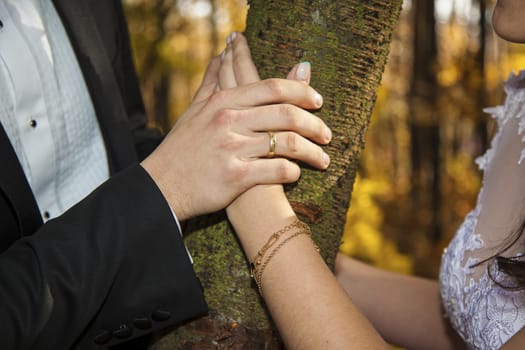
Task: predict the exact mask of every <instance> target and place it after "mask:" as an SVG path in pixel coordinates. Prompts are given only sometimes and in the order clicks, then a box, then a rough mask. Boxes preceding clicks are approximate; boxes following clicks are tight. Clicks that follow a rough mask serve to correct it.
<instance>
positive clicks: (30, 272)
mask: <svg viewBox="0 0 525 350" xmlns="http://www.w3.org/2000/svg"><path fill="white" fill-rule="evenodd" d="M53 2H54V4H55V7H56V9H57V11H58V12H59V15H60V17H61V18H62V21H63V23H64V26H65V28H66V31H67V32H68V35H69V37H70V40H71V43H72V45H73V48H74V50H75V53H76V56H77V59H78V61H79V63H80V67H81V70H82V72H83V75H84V79H85V80H86V83H87V86H88V89H89V92H90V95H91V98H92V101H93V104H94V107H95V110H96V113H97V118H98V122H99V124H100V127H101V131H102V135H103V138H104V142H105V145H106V150H107V154H108V158H109V164H110V170H111V173H112V177H111V179H110V180H108V181H107V182H106V183H104V184H103V185H102V186H100V187H99V188H98V189H97V190H95V191H94V192H93V193H92V194H90V195H89V196H88V197H87V198H86V199H84V200H82V201H81V202H80V203H79V204H77V205H76V206H74V207H73V208H72V209H70V210H68V211H67V212H66V213H65V214H64V215H62V216H61V217H59V218H57V219H54V220H51V221H49V222H48V223H46V224H44V225H43V224H42V220H41V217H40V214H39V210H38V207H37V204H36V202H35V199H34V197H33V194H32V192H31V189H30V187H29V185H28V183H27V180H26V178H25V176H24V173H23V170H22V168H21V166H20V164H19V162H18V159H17V157H16V154H15V152H14V150H13V148H12V146H11V144H10V142H9V139H8V138H7V136H6V134H5V132H4V130H3V128H1V127H0V167H1V170H0V252H1V254H0V348H2V349H68V348H81V349H91V348H97V347H99V346H107V345H114V344H118V343H120V342H122V341H125V340H129V339H133V338H136V337H138V336H141V335H144V334H148V333H150V332H152V331H155V330H158V329H160V328H164V327H166V326H170V325H174V324H178V323H180V322H182V321H185V320H188V319H190V318H193V317H196V316H199V315H202V314H204V313H205V312H206V310H207V307H206V303H205V301H204V298H203V293H202V287H201V286H200V283H199V281H198V279H197V278H196V277H195V274H194V272H193V268H192V266H191V263H190V261H189V259H188V256H187V254H186V251H185V247H184V244H183V242H182V240H181V237H180V232H179V231H178V228H177V225H176V223H175V221H174V219H173V217H172V215H171V212H170V209H169V206H168V205H167V203H166V201H165V200H164V197H163V196H162V194H161V193H160V191H159V189H158V188H157V186H156V185H155V183H154V182H153V181H152V180H151V178H150V177H149V176H148V174H147V173H146V172H145V171H144V170H143V169H142V168H141V167H140V166H139V165H138V164H137V162H138V160H139V159H141V158H142V157H144V156H145V155H147V154H148V153H149V152H150V151H151V150H152V149H153V148H154V147H155V146H156V145H157V144H158V143H159V142H160V139H161V136H160V135H159V134H158V133H157V132H155V131H152V130H150V129H148V128H147V127H146V118H145V115H144V108H143V104H142V100H141V97H140V90H139V87H138V82H137V79H136V75H135V72H134V67H133V63H132V57H131V52H130V47H129V38H128V33H127V26H126V23H125V19H124V16H123V12H122V5H121V4H120V1H118V0H105V1H100V0H76V1H69V0H54V1H53Z"/></svg>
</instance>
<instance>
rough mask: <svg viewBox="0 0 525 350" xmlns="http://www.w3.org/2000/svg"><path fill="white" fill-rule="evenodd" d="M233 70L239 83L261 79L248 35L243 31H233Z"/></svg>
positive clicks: (248, 82)
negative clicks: (249, 44) (247, 39)
mask: <svg viewBox="0 0 525 350" xmlns="http://www.w3.org/2000/svg"><path fill="white" fill-rule="evenodd" d="M232 37H233V39H232V48H233V72H234V73H235V78H236V81H237V83H238V84H239V85H247V84H251V83H255V82H257V81H259V80H261V79H260V78H259V73H258V72H257V67H255V63H253V60H252V55H251V53H250V48H249V47H248V42H247V41H246V37H245V36H244V35H242V34H241V33H235V32H234V33H232Z"/></svg>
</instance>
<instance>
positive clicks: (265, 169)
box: [242, 158, 301, 188]
mask: <svg viewBox="0 0 525 350" xmlns="http://www.w3.org/2000/svg"><path fill="white" fill-rule="evenodd" d="M245 166H246V167H247V171H246V176H244V177H243V179H242V181H243V182H244V187H245V188H251V187H253V186H255V185H270V184H282V183H293V182H296V181H297V180H299V177H300V176H301V168H299V166H298V165H297V164H295V163H294V162H291V161H289V160H287V159H284V158H274V159H260V158H259V159H255V160H253V161H250V162H248V163H247V164H245Z"/></svg>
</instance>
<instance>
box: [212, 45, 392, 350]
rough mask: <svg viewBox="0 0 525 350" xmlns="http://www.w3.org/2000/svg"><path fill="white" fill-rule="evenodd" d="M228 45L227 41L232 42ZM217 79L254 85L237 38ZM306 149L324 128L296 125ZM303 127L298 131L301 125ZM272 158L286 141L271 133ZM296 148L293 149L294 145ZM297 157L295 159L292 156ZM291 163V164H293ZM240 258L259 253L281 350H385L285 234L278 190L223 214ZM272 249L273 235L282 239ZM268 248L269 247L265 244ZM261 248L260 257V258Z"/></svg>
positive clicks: (300, 240) (300, 73)
mask: <svg viewBox="0 0 525 350" xmlns="http://www.w3.org/2000/svg"><path fill="white" fill-rule="evenodd" d="M232 39H233V40H232ZM229 42H230V44H229V45H228V48H227V49H226V51H225V53H224V55H223V62H222V66H221V70H220V73H219V80H220V83H219V88H231V87H235V86H237V85H245V84H249V83H253V82H254V81H256V80H258V79H259V77H258V75H257V70H256V69H255V66H254V65H253V62H252V61H251V58H250V53H249V49H248V46H247V44H246V41H245V38H244V37H243V36H241V35H238V36H237V39H235V37H230V40H229ZM309 74H310V71H309V65H308V64H303V65H301V66H296V67H295V68H294V69H293V70H292V72H291V73H290V76H289V78H295V79H296V80H303V81H304V82H305V84H306V83H308V81H309ZM307 120H310V121H309V123H312V125H310V126H309V127H306V128H307V129H308V128H309V129H310V130H311V133H310V134H311V135H306V136H308V137H310V138H311V139H312V140H313V141H316V142H318V143H327V142H328V141H329V139H330V135H329V132H328V133H327V132H326V126H324V125H323V123H322V122H321V121H318V122H317V123H316V122H314V120H315V119H302V118H301V119H300V120H296V122H298V123H302V124H304V123H305V122H306V121H307ZM303 126H304V125H303ZM277 135H278V140H277V148H276V153H277V156H281V155H282V154H279V151H280V145H281V142H285V140H286V139H287V137H285V136H283V134H282V133H277ZM296 141H298V142H297V143H296V144H295V147H294V150H295V152H296V153H298V154H302V155H303V157H301V158H303V159H308V161H309V163H310V164H311V165H313V166H316V167H318V168H321V169H323V168H325V167H326V166H327V165H328V162H326V160H325V159H323V154H324V153H323V152H322V150H321V149H320V148H319V147H318V146H316V145H313V144H311V143H309V142H304V141H300V139H296ZM299 141H300V142H299ZM294 156H297V154H294ZM294 158H295V157H294ZM226 212H227V214H228V217H229V219H230V221H231V223H232V225H233V227H234V228H235V231H236V232H237V235H238V237H239V239H240V241H241V244H242V246H243V248H244V251H245V253H246V256H247V257H248V259H250V261H253V260H254V259H255V257H256V256H257V255H258V254H259V252H262V253H264V254H263V259H262V261H261V265H259V266H258V268H257V271H256V273H255V275H256V276H257V279H258V280H259V285H260V287H261V292H262V296H263V298H264V300H265V302H266V304H267V306H268V308H269V310H270V313H271V315H272V318H273V319H274V321H275V323H276V325H277V327H278V329H279V332H280V334H281V336H282V338H283V340H284V342H285V344H286V347H287V348H288V349H301V350H304V349H315V350H317V349H345V350H346V349H360V350H361V349H374V350H378V349H386V348H388V346H387V345H386V343H385V342H384V341H383V340H382V338H381V337H380V336H379V335H378V333H377V332H376V331H375V329H374V328H373V327H372V326H371V325H370V323H369V322H368V321H367V320H366V318H365V317H363V315H362V314H361V313H360V312H359V310H357V308H356V307H355V306H354V305H353V303H352V302H351V301H350V299H349V298H348V296H347V294H346V293H345V291H344V290H343V288H342V287H341V286H340V285H339V284H338V283H337V281H336V279H335V277H334V275H333V274H332V272H331V271H330V270H329V269H328V267H327V266H326V264H325V262H324V261H323V259H322V258H321V256H320V255H319V253H318V252H317V250H316V247H315V245H314V243H313V242H312V240H311V239H310V237H309V235H308V234H307V231H305V229H304V227H301V226H293V223H295V222H296V220H297V217H296V215H295V213H294V211H293V210H292V208H291V206H290V204H289V202H288V200H287V198H286V196H285V194H284V191H283V189H282V186H280V185H275V186H257V187H254V188H252V189H250V190H248V191H247V192H245V193H244V194H242V195H241V196H240V197H239V198H237V199H236V200H235V201H234V202H233V203H232V204H231V205H230V206H229V207H228V208H227V210H226ZM289 225H292V226H293V227H291V228H290V229H289V230H287V231H286V232H284V233H282V235H281V236H280V237H279V239H278V240H277V241H275V242H274V241H270V237H271V236H272V234H273V233H275V232H279V231H282V230H283V228H285V227H287V226H289ZM272 242H274V244H273V245H272V244H271V243H272ZM263 247H267V248H268V249H267V250H266V251H264V248H263Z"/></svg>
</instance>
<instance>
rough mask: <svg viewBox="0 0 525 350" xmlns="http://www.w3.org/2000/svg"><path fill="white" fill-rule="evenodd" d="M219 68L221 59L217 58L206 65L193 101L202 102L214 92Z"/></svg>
mask: <svg viewBox="0 0 525 350" xmlns="http://www.w3.org/2000/svg"><path fill="white" fill-rule="evenodd" d="M220 67H221V59H220V57H219V56H217V57H214V58H213V59H212V60H211V61H210V63H209V64H208V68H206V72H205V73H204V77H203V78H202V83H201V86H200V87H199V89H198V90H197V92H196V93H195V96H194V97H193V101H196V102H198V101H202V100H205V99H207V98H208V97H210V96H211V94H212V93H213V91H215V86H216V84H217V82H218V73H219V69H220Z"/></svg>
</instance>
